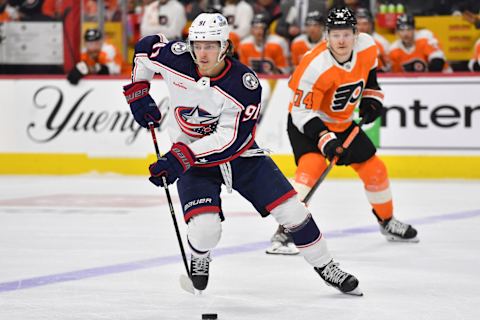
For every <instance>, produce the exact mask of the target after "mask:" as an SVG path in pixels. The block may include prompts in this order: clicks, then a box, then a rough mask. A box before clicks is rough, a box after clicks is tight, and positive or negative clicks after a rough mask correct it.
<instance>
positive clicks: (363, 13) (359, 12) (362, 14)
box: [355, 8, 373, 22]
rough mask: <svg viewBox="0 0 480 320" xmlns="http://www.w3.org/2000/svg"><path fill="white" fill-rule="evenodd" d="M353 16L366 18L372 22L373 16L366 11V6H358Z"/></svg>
mask: <svg viewBox="0 0 480 320" xmlns="http://www.w3.org/2000/svg"><path fill="white" fill-rule="evenodd" d="M355 16H356V17H357V19H360V18H362V19H367V20H368V21H370V22H373V16H372V13H371V12H370V11H368V9H367V8H358V9H357V11H355Z"/></svg>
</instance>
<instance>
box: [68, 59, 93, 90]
mask: <svg viewBox="0 0 480 320" xmlns="http://www.w3.org/2000/svg"><path fill="white" fill-rule="evenodd" d="M87 74H88V66H87V64H86V63H85V62H83V61H80V62H79V63H77V64H76V65H75V67H74V68H73V69H72V70H71V71H70V72H69V73H68V75H67V80H68V82H70V84H73V85H77V84H78V82H79V81H80V79H82V78H83V77H85V76H86V75H87Z"/></svg>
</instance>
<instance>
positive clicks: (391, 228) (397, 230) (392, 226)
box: [384, 218, 409, 236]
mask: <svg viewBox="0 0 480 320" xmlns="http://www.w3.org/2000/svg"><path fill="white" fill-rule="evenodd" d="M408 227H409V225H408V224H406V223H403V222H400V221H398V220H397V219H395V218H392V219H390V221H389V222H388V223H387V224H386V226H384V229H385V230H386V231H388V232H390V233H393V234H399V235H401V236H404V235H405V232H407V230H408Z"/></svg>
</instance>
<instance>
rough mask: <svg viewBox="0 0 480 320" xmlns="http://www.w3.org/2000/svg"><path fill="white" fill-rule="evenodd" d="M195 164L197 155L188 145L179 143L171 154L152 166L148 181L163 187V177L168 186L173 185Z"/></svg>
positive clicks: (173, 147)
mask: <svg viewBox="0 0 480 320" xmlns="http://www.w3.org/2000/svg"><path fill="white" fill-rule="evenodd" d="M194 164H195V155H194V154H193V152H192V150H190V148H189V147H188V146H187V145H186V144H184V143H181V142H177V143H175V144H174V145H173V146H172V148H171V149H170V151H169V152H167V153H166V154H165V155H164V156H163V157H161V158H160V159H159V160H158V161H157V162H155V163H152V164H151V165H150V167H149V170H150V178H149V179H148V180H150V182H152V183H153V184H154V185H156V186H157V187H158V186H161V185H163V177H165V178H166V180H167V184H172V183H174V182H175V181H176V180H177V179H178V178H179V176H180V175H182V174H184V173H185V172H187V170H189V169H190V168H192V167H193V166H194Z"/></svg>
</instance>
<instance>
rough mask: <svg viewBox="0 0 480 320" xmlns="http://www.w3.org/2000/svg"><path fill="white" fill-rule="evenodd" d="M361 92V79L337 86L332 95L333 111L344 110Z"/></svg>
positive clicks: (355, 100)
mask: <svg viewBox="0 0 480 320" xmlns="http://www.w3.org/2000/svg"><path fill="white" fill-rule="evenodd" d="M362 92H363V80H360V81H358V82H355V83H348V84H345V85H343V86H341V87H338V89H337V91H335V94H334V95H333V104H332V110H333V111H342V110H345V109H346V108H347V107H348V105H349V104H354V103H356V102H357V101H358V99H359V98H360V96H361V95H362Z"/></svg>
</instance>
